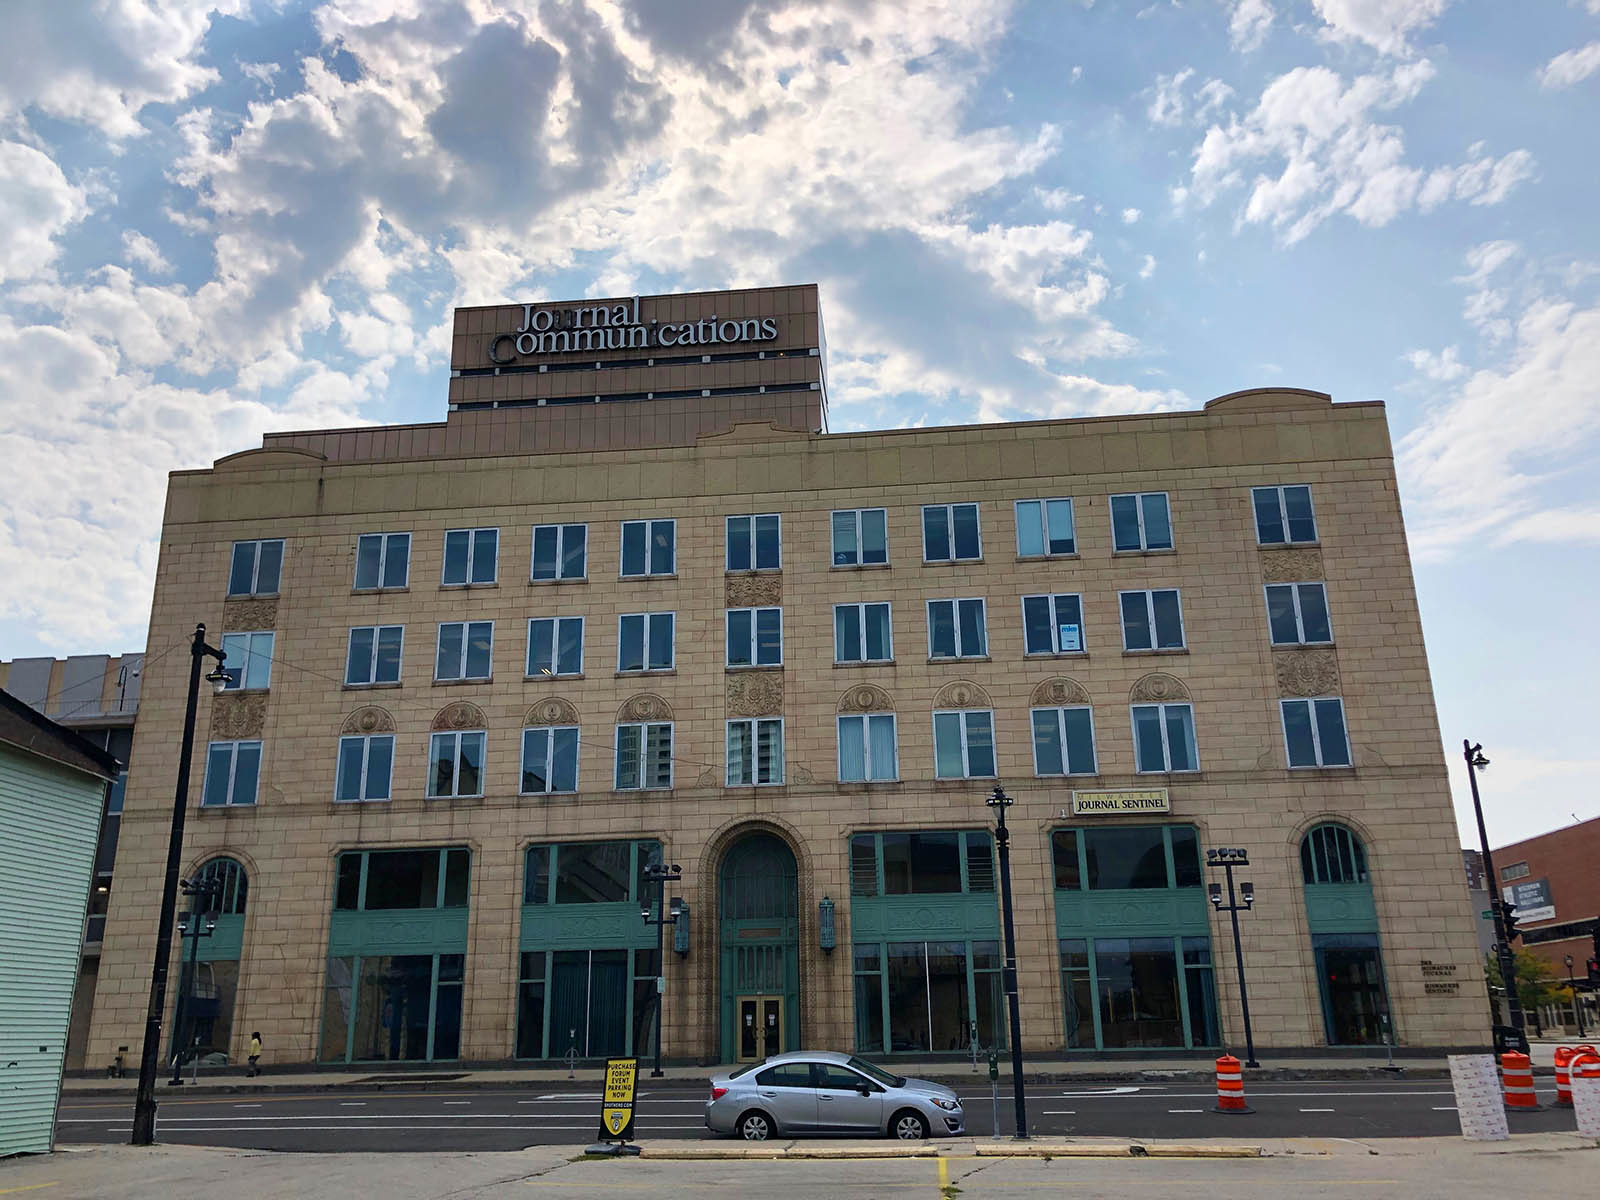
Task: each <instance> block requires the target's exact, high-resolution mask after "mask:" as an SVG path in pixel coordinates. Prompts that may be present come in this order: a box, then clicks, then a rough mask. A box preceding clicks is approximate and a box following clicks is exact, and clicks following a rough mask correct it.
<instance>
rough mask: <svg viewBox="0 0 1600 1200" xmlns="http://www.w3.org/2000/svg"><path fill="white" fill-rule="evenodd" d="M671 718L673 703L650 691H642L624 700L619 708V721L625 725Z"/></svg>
mask: <svg viewBox="0 0 1600 1200" xmlns="http://www.w3.org/2000/svg"><path fill="white" fill-rule="evenodd" d="M670 720H672V705H670V704H668V703H667V702H666V701H665V700H663V699H662V698H661V697H660V696H656V695H652V694H651V693H650V692H641V693H639V695H637V696H633V697H631V698H630V699H627V700H624V701H623V702H622V707H621V708H619V709H617V721H618V722H619V723H621V724H624V725H631V724H633V723H634V722H637V721H670Z"/></svg>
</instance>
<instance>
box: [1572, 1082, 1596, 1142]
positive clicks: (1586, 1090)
mask: <svg viewBox="0 0 1600 1200" xmlns="http://www.w3.org/2000/svg"><path fill="white" fill-rule="evenodd" d="M1572 1108H1573V1111H1574V1112H1575V1113H1576V1114H1577V1117H1578V1132H1579V1133H1581V1134H1583V1136H1584V1137H1600V1075H1587V1076H1574V1077H1573V1080H1572Z"/></svg>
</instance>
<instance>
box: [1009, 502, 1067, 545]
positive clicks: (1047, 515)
mask: <svg viewBox="0 0 1600 1200" xmlns="http://www.w3.org/2000/svg"><path fill="white" fill-rule="evenodd" d="M1077 552H1078V538H1077V534H1076V531H1075V526H1074V525H1073V521H1072V501H1071V500H1018V501H1017V556H1018V557H1019V558H1042V557H1044V556H1045V555H1057V554H1076V553H1077Z"/></svg>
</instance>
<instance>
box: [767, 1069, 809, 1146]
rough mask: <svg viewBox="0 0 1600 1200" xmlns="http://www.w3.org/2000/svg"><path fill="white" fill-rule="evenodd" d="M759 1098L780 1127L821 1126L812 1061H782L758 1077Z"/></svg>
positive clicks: (795, 1128) (802, 1127)
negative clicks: (813, 1080)
mask: <svg viewBox="0 0 1600 1200" xmlns="http://www.w3.org/2000/svg"><path fill="white" fill-rule="evenodd" d="M756 1098H757V1100H758V1102H759V1103H760V1104H761V1106H762V1107H763V1108H765V1109H766V1110H767V1112H769V1113H770V1114H771V1115H772V1117H773V1119H774V1120H776V1121H777V1122H778V1126H779V1128H780V1129H784V1130H807V1129H815V1128H816V1127H817V1092H816V1089H815V1088H814V1087H812V1085H811V1064H810V1063H803V1062H786V1063H778V1064H776V1065H775V1066H771V1067H768V1068H767V1069H766V1070H765V1071H762V1072H761V1073H760V1074H758V1075H757V1076H756Z"/></svg>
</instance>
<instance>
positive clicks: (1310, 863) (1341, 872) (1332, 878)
mask: <svg viewBox="0 0 1600 1200" xmlns="http://www.w3.org/2000/svg"><path fill="white" fill-rule="evenodd" d="M1519 865H1524V866H1525V865H1526V864H1519ZM1300 871H1301V874H1302V875H1303V877H1304V878H1305V881H1306V882H1307V883H1311V884H1316V883H1366V882H1368V880H1367V854H1366V851H1365V850H1364V849H1363V848H1362V846H1361V839H1360V838H1358V837H1356V835H1355V834H1353V833H1351V832H1350V831H1349V830H1348V829H1346V828H1345V827H1344V826H1343V825H1318V826H1317V827H1316V828H1314V829H1312V830H1310V831H1309V832H1307V834H1306V836H1305V837H1304V838H1303V839H1301V842H1300ZM1501 874H1502V875H1504V874H1505V872H1501ZM1524 874H1526V872H1524Z"/></svg>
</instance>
